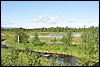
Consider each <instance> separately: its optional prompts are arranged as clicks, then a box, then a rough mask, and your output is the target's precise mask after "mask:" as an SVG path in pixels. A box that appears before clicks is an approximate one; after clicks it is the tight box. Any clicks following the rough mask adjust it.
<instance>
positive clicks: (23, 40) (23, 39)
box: [15, 31, 29, 43]
mask: <svg viewBox="0 0 100 67" xmlns="http://www.w3.org/2000/svg"><path fill="white" fill-rule="evenodd" d="M18 36H19V43H27V42H28V38H29V36H28V35H27V34H26V33H24V32H23V31H19V32H17V35H15V42H18Z"/></svg>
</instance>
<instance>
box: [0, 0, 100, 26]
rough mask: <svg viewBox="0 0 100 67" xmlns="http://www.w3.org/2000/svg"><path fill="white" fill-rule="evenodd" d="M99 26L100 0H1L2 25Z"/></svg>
mask: <svg viewBox="0 0 100 67" xmlns="http://www.w3.org/2000/svg"><path fill="white" fill-rule="evenodd" d="M84 25H85V26H86V27H89V26H98V25H99V1H1V26H3V27H23V28H42V27H47V28H49V27H57V26H59V27H66V26H68V27H74V28H75V27H76V28H79V27H80V28H81V27H84Z"/></svg>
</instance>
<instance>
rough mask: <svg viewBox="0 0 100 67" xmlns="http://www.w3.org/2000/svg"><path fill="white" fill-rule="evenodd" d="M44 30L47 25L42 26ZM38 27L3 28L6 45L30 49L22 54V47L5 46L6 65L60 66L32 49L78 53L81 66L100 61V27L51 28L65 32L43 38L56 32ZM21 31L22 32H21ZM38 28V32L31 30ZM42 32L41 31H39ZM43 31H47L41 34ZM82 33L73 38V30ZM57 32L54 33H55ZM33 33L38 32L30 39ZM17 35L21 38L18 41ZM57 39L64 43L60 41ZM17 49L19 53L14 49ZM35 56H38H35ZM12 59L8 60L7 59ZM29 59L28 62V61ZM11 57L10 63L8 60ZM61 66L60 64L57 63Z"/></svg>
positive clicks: (3, 52) (3, 55)
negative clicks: (39, 36) (40, 36)
mask: <svg viewBox="0 0 100 67" xmlns="http://www.w3.org/2000/svg"><path fill="white" fill-rule="evenodd" d="M42 29H43V28H42ZM42 29H34V30H35V31H34V30H25V29H23V28H19V29H2V31H1V35H2V39H6V41H5V44H6V45H7V46H10V47H14V48H16V49H21V50H29V52H26V53H19V51H18V50H5V49H2V50H1V51H2V55H1V57H2V61H1V64H2V66H27V65H28V66H42V65H44V66H45V65H47V66H48V65H50V66H53V65H56V64H54V63H52V62H47V60H46V59H44V58H41V57H39V55H37V54H36V55H35V54H32V53H31V52H30V51H32V50H34V51H38V52H48V53H56V54H65V55H70V56H75V57H76V58H79V59H77V60H78V61H79V64H78V65H87V66H92V65H93V64H94V63H96V62H98V60H99V29H98V27H93V26H92V27H90V28H85V27H84V28H82V29H81V30H80V28H79V29H76V28H75V29H71V28H66V29H65V28H59V27H57V28H56V29H53V30H52V29H49V31H50V30H51V31H54V30H58V32H59V30H62V29H63V30H62V31H61V32H63V33H60V34H58V35H63V38H61V39H59V38H58V39H57V38H56V39H55V38H54V39H50V38H49V39H42V38H38V35H52V34H50V32H48V30H47V29H45V31H44V29H43V30H42ZM17 30H18V31H17ZM32 31H34V32H35V33H34V34H31V32H32ZM37 31H38V33H36V32H37ZM39 31H40V32H41V31H43V32H47V33H43V34H42V33H39ZM77 32H78V33H81V34H82V36H81V37H73V36H72V34H73V33H77ZM53 34H54V33H53ZM30 35H34V36H35V37H34V38H29V36H30ZM17 36H19V37H20V38H19V39H20V41H19V43H18V41H17V39H18V38H17ZM48 40H49V41H51V42H52V43H51V44H47V43H46V41H48ZM55 42H63V43H61V44H56V43H55ZM14 51H15V52H14ZM34 55H35V56H34ZM7 58H8V59H7ZM25 59H26V60H27V61H26V60H25ZM8 60H9V62H8ZM20 62H22V63H20ZM57 65H59V63H58V64H57Z"/></svg>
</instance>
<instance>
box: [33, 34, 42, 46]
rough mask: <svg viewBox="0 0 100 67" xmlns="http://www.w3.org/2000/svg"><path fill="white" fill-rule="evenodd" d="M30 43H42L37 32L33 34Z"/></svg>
mask: <svg viewBox="0 0 100 67" xmlns="http://www.w3.org/2000/svg"><path fill="white" fill-rule="evenodd" d="M32 43H33V44H34V45H43V43H42V42H41V41H40V39H39V37H38V34H37V33H35V34H34V37H33V40H32Z"/></svg>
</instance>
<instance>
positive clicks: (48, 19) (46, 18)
mask: <svg viewBox="0 0 100 67" xmlns="http://www.w3.org/2000/svg"><path fill="white" fill-rule="evenodd" d="M58 20H59V16H48V15H40V16H38V17H36V18H35V19H34V22H42V23H51V24H55V23H57V21H58Z"/></svg>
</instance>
